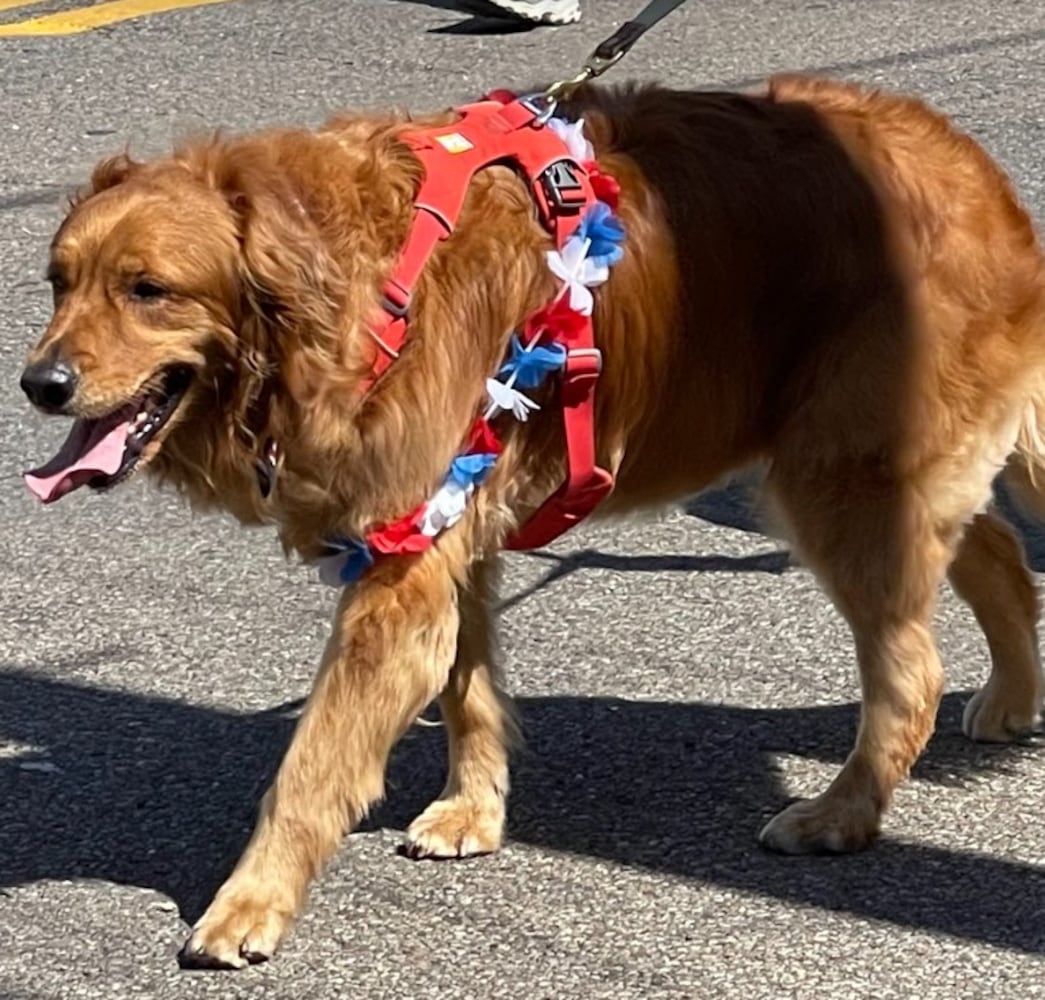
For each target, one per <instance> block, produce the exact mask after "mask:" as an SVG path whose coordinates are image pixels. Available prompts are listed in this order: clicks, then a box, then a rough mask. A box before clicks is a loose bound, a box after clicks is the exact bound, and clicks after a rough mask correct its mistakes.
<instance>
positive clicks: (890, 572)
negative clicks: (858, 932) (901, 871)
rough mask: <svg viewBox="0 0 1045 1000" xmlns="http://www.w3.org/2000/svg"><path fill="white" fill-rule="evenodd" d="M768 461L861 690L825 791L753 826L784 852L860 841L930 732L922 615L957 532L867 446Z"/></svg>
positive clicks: (936, 678) (932, 689)
mask: <svg viewBox="0 0 1045 1000" xmlns="http://www.w3.org/2000/svg"><path fill="white" fill-rule="evenodd" d="M798 454H799V458H798V460H797V461H794V463H793V464H792V467H791V468H790V469H784V468H781V467H779V466H778V467H776V468H774V470H773V472H772V473H771V475H770V486H771V489H772V490H773V492H774V493H775V495H776V499H777V500H778V501H779V503H780V506H781V508H782V510H783V513H784V514H785V516H786V518H787V520H788V521H789V522H790V525H791V528H792V530H793V532H794V535H795V541H796V547H797V551H798V552H799V554H800V555H801V557H802V559H803V561H804V562H805V563H806V565H808V566H809V567H810V568H811V569H812V570H813V571H814V572H815V573H816V575H817V577H818V578H819V580H820V582H821V583H822V584H823V585H824V586H825V588H826V589H827V591H828V592H829V593H830V594H831V596H832V597H833V599H834V601H835V603H836V605H837V606H838V608H839V609H840V610H841V612H842V613H843V614H844V615H845V617H846V619H847V620H848V622H849V624H850V627H851V628H852V631H853V635H854V638H855V640H856V653H857V663H858V665H859V670H860V682H861V688H862V691H863V699H862V706H861V716H860V727H859V731H858V733H857V737H856V744H855V746H854V748H853V750H852V752H851V753H850V754H849V757H848V759H847V760H846V762H845V765H844V766H843V768H842V770H841V772H840V773H839V774H838V776H837V777H836V778H835V780H834V781H833V782H832V783H831V785H830V786H829V787H828V788H827V790H826V791H825V792H823V793H822V794H821V795H819V796H817V797H816V798H814V799H810V800H808V801H801V802H796V803H794V804H793V805H791V806H789V807H788V808H787V809H785V810H784V811H783V812H781V813H780V814H779V815H777V816H776V817H774V818H773V819H772V820H771V821H770V822H769V824H768V825H767V826H766V827H765V828H764V829H763V831H762V833H761V840H762V841H763V843H765V844H766V845H767V846H768V847H771V848H773V849H775V850H779V851H784V852H786V853H789V854H803V853H812V852H820V851H828V852H846V851H854V850H859V849H860V848H863V847H866V846H867V845H868V844H870V842H871V841H872V840H873V839H874V838H875V836H876V835H877V833H878V827H879V822H880V819H881V815H882V813H883V811H884V810H885V809H886V808H887V806H888V804H889V801H890V799H891V797H892V794H893V790H894V789H895V787H896V785H897V784H898V783H899V782H900V781H901V780H902V779H903V778H905V777H906V776H907V774H908V772H909V770H910V768H911V765H912V764H913V763H914V762H915V760H916V759H917V757H918V755H919V754H920V753H921V752H922V750H923V748H924V747H925V744H926V743H927V742H928V740H929V737H930V736H931V734H932V731H933V728H934V725H935V720H936V712H937V708H938V706H939V702H940V696H941V693H942V689H943V669H942V666H941V664H940V658H939V656H938V654H937V650H936V646H935V643H934V642H933V637H932V631H931V619H932V614H933V609H934V606H935V602H936V598H937V594H938V591H939V586H940V583H941V582H942V580H943V578H944V575H945V572H946V569H947V565H948V563H949V562H950V559H951V552H952V550H953V545H954V544H955V543H956V541H957V526H953V527H952V528H951V529H950V532H949V533H948V534H943V533H942V531H941V527H940V526H939V525H938V524H937V522H936V519H935V517H934V516H933V514H932V512H931V511H930V510H929V509H928V508H927V507H926V505H925V501H924V500H923V496H922V493H921V492H920V491H919V490H917V489H915V488H914V486H913V485H912V484H910V483H908V482H905V481H902V480H898V479H897V478H895V477H893V476H891V475H890V474H889V473H887V472H885V471H883V469H882V466H881V463H880V462H878V461H876V458H875V456H871V457H869V458H868V459H867V460H866V461H863V460H860V459H851V460H842V459H839V460H836V461H833V462H830V463H825V464H821V465H818V466H814V467H811V466H810V465H809V464H807V463H804V462H803V461H802V459H801V452H799V453H798Z"/></svg>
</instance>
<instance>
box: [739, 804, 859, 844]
mask: <svg viewBox="0 0 1045 1000" xmlns="http://www.w3.org/2000/svg"><path fill="white" fill-rule="evenodd" d="M877 836H878V811H877V810H876V809H875V808H874V807H873V806H872V805H871V804H870V803H866V802H864V801H855V802H854V801H847V800H844V799H839V798H838V797H829V796H828V795H821V796H820V797H819V798H815V799H805V800H803V801H801V802H795V803H793V804H792V805H790V806H788V807H787V808H786V809H785V810H784V811H783V812H780V813H777V815H776V816H774V817H773V818H772V819H771V820H770V821H769V822H768V823H767V824H766V825H765V826H764V827H763V828H762V832H761V833H760V834H759V835H758V839H759V840H760V841H761V842H762V844H763V846H765V847H768V848H769V849H770V850H773V851H780V852H781V853H782V854H851V853H853V852H854V851H861V850H863V849H864V848H865V847H867V846H869V845H870V844H871V842H872V841H873V840H874V839H875V837H877Z"/></svg>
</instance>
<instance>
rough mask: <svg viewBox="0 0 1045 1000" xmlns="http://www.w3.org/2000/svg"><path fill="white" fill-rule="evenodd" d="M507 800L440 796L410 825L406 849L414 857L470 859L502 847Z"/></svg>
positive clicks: (407, 832)
mask: <svg viewBox="0 0 1045 1000" xmlns="http://www.w3.org/2000/svg"><path fill="white" fill-rule="evenodd" d="M503 830H504V802H503V800H502V799H500V798H497V800H496V802H493V803H475V802H470V801H468V800H466V799H457V798H450V799H439V800H438V801H436V802H433V803H432V804H431V805H430V806H429V807H428V808H427V809H426V810H425V811H424V812H423V813H421V815H420V816H418V817H417V819H415V820H414V821H413V823H411V824H410V827H409V829H408V830H407V831H406V845H405V851H406V853H407V854H408V855H409V856H410V857H412V858H470V857H474V856H476V855H480V854H492V853H493V852H494V851H496V850H497V849H498V848H499V847H500V846H501V836H502V833H503Z"/></svg>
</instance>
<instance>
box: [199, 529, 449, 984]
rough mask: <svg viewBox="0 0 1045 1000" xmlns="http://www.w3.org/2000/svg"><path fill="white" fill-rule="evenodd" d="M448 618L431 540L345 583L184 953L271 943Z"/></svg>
mask: <svg viewBox="0 0 1045 1000" xmlns="http://www.w3.org/2000/svg"><path fill="white" fill-rule="evenodd" d="M457 628H458V612H457V597H456V588H455V586H454V581H453V579H452V577H451V575H450V572H449V568H448V566H447V564H446V562H445V560H444V558H443V556H442V555H441V554H440V553H439V552H438V551H435V550H432V551H429V552H428V553H426V554H425V555H423V556H418V557H397V558H395V559H390V560H388V561H387V562H386V563H384V564H379V565H378V566H376V567H374V568H373V569H372V570H371V571H370V573H369V574H368V575H367V576H366V577H365V578H364V580H362V581H361V582H360V583H358V584H357V585H356V587H355V588H354V590H353V591H349V592H346V594H345V596H343V597H342V600H341V603H340V605H339V607H338V611H337V617H336V621H335V623H334V630H333V635H332V636H331V638H330V641H329V643H328V644H327V648H326V651H325V653H324V656H323V661H322V665H321V666H320V670H319V674H318V676H317V677H316V681H315V684H314V685H313V688H312V693H311V694H310V696H309V698H308V702H307V704H306V706H305V710H304V712H303V714H302V716H301V719H300V721H299V722H298V725H297V728H296V730H295V733H294V737H293V740H292V741H291V744H290V747H289V749H288V750H287V753H286V756H285V757H284V759H283V762H282V764H281V765H280V769H279V773H278V774H277V775H276V779H275V781H274V782H273V784H272V786H271V788H270V789H269V791H268V793H267V794H266V795H265V798H264V801H263V803H262V806H261V812H260V817H259V819H258V822H257V826H256V827H255V830H254V835H253V836H252V838H251V840H250V843H249V844H248V846H247V849H246V851H245V852H244V854H243V856H242V858H241V859H240V861H239V864H238V865H237V866H236V868H235V870H234V871H233V873H232V875H231V876H230V877H229V879H228V880H227V881H226V882H225V884H224V885H223V886H222V887H221V889H220V890H219V891H218V894H217V895H216V896H215V898H214V900H213V902H212V903H211V904H210V907H209V908H208V909H207V912H206V913H204V915H203V916H202V917H201V918H200V920H199V921H198V922H197V924H196V926H195V928H194V930H193V932H192V935H191V936H190V938H189V940H188V941H187V942H186V943H185V947H184V948H183V949H182V954H181V958H182V961H183V962H184V963H185V964H189V965H204V966H213V967H219V968H240V967H242V966H244V965H246V964H248V963H250V962H258V961H263V960H264V959H266V958H268V957H269V956H271V955H272V953H273V952H274V951H275V949H276V947H277V945H278V944H279V942H280V940H281V938H282V937H283V935H284V934H285V932H286V930H287V928H288V926H289V924H290V922H291V920H292V919H293V917H294V915H295V914H296V913H297V912H298V910H299V909H300V908H301V906H302V904H303V903H304V900H305V896H306V892H307V889H308V886H309V883H310V882H311V880H312V879H313V878H314V877H315V876H316V874H317V873H318V872H319V869H320V867H321V866H322V865H323V863H324V862H325V861H326V860H327V858H329V857H330V855H331V854H332V853H333V852H334V850H335V849H336V848H337V846H338V843H339V842H340V840H341V838H342V837H343V836H344V834H345V833H346V831H348V830H349V829H351V827H353V826H354V825H355V824H356V823H358V822H359V820H360V819H361V818H362V817H363V816H364V815H365V814H366V812H367V810H368V808H369V807H370V806H371V804H372V803H373V802H375V801H376V800H377V799H379V798H380V797H381V795H382V793H383V788H384V772H385V765H386V762H387V759H388V755H389V752H390V751H391V749H392V746H393V745H394V744H395V742H396V740H397V739H398V738H399V737H400V736H401V735H402V734H403V732H404V731H405V730H406V729H407V728H408V727H409V726H410V724H411V723H412V722H413V721H414V719H415V718H416V717H417V715H418V714H419V713H420V712H421V711H422V710H423V709H424V707H425V706H426V705H427V704H428V703H429V701H431V700H432V698H434V697H435V696H436V695H438V694H439V692H440V691H441V690H442V688H443V687H444V686H445V684H446V682H447V677H448V675H449V671H450V667H451V666H452V664H453V662H454V655H455V647H456V642H457Z"/></svg>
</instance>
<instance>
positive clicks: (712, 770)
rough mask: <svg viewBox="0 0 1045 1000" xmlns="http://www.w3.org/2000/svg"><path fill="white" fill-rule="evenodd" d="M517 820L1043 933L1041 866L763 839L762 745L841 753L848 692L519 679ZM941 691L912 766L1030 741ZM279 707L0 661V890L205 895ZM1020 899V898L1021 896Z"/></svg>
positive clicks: (743, 872) (553, 831) (911, 910)
mask: <svg viewBox="0 0 1045 1000" xmlns="http://www.w3.org/2000/svg"><path fill="white" fill-rule="evenodd" d="M520 709H521V715H522V722H523V726H524V730H525V733H526V736H527V747H526V749H525V751H523V752H522V753H521V754H520V756H519V758H518V760H517V761H516V767H515V770H514V774H513V785H514V787H513V794H512V800H511V808H510V818H509V836H510V837H511V838H512V839H513V840H516V841H522V842H526V843H530V844H535V845H538V846H541V847H547V848H552V849H555V850H559V851H570V852H574V853H577V854H584V855H591V856H595V857H599V858H604V859H607V860H611V861H616V862H618V863H620V864H624V865H639V866H644V867H647V868H650V869H654V870H657V871H662V872H667V873H671V874H674V875H678V876H684V877H687V878H692V879H699V880H701V881H704V882H709V883H715V884H720V885H725V886H733V887H738V888H741V889H743V890H745V891H748V892H752V893H758V894H765V895H768V896H771V897H776V898H779V899H786V900H790V901H794V902H801V903H803V904H806V905H809V906H819V907H825V908H828V909H831V910H840V911H848V912H851V913H855V914H859V915H861V916H864V917H871V918H875V919H878V920H885V921H890V922H892V923H894V924H897V925H902V926H905V927H917V928H922V929H927V930H931V931H936V932H943V933H946V934H950V935H957V936H959V937H963V938H968V939H971V940H976V941H982V942H986V943H990V944H994V945H998V946H1004V947H1008V948H1013V949H1018V950H1022V951H1028V952H1034V951H1037V950H1040V949H1042V948H1043V947H1045V919H1043V914H1042V912H1041V909H1040V907H1041V904H1042V902H1043V901H1045V872H1043V871H1042V870H1041V869H1038V868H1034V867H1030V866H1027V865H1023V864H1017V863H1014V862H1008V861H1005V860H1002V859H999V858H991V857H985V856H979V855H971V854H962V853H955V852H949V851H947V850H944V849H942V848H934V847H925V846H913V845H904V844H898V843H890V842H888V841H886V842H884V843H882V844H880V845H878V846H877V847H876V848H875V849H874V850H872V851H869V852H866V853H865V854H862V855H859V856H855V857H847V858H833V859H828V858H804V859H795V858H783V857H778V856H774V855H770V854H767V853H765V852H764V851H762V850H761V849H760V848H759V847H758V845H757V844H756V843H755V833H756V831H757V830H758V828H759V826H760V825H761V824H762V823H763V822H764V821H765V820H766V819H768V818H769V816H770V815H771V814H772V813H773V812H774V811H775V810H777V809H779V808H781V807H782V806H783V805H784V804H785V801H786V797H785V794H784V791H783V789H782V785H781V782H780V781H779V777H778V774H777V772H776V770H775V769H774V765H773V757H774V754H776V753H788V754H805V755H809V756H812V757H814V758H816V759H821V760H825V761H830V762H831V763H832V764H840V763H841V761H842V760H843V759H844V757H845V754H846V752H847V751H848V748H849V743H850V739H851V734H852V732H853V728H854V726H855V723H856V718H857V712H858V709H857V706H855V705H846V706H841V707H835V708H803V709H784V710H769V711H757V710H749V709H741V708H736V707H731V706H728V705H711V704H699V703H698V704H671V703H654V702H634V701H617V700H608V699H600V698H562V697H555V698H529V699H523V700H522V702H521V705H520ZM960 709H961V705H960V699H959V698H958V697H956V696H950V697H949V698H947V699H946V700H945V703H944V706H943V710H942V713H941V727H942V733H941V735H938V736H937V738H936V739H935V740H934V741H933V743H932V745H931V747H930V749H929V751H928V753H927V755H926V757H925V758H924V759H923V761H922V763H921V764H920V765H919V768H918V770H917V772H916V775H915V777H916V779H919V778H920V779H921V780H927V781H932V782H954V783H958V784H961V783H965V782H973V781H977V780H981V779H982V778H984V777H986V776H988V775H990V774H991V773H993V772H997V771H998V770H1003V769H1005V768H1006V767H1008V766H1010V765H1011V763H1012V761H1013V759H1014V755H1018V754H1020V753H1023V752H1030V751H1026V750H1024V749H1022V748H1006V749H984V748H982V747H975V746H973V745H972V744H970V743H968V742H966V741H965V740H964V738H963V737H962V736H961V735H960V733H958V731H957V730H958V724H959V718H960ZM292 726H293V718H292V716H291V714H289V713H288V712H285V711H282V710H278V709H277V710H274V711H270V712H263V713H259V714H256V715H237V714H231V713H224V712H221V711H217V710H213V709H207V708H200V707H194V706H190V705H185V704H180V703H176V702H169V701H161V700H150V699H147V698H142V697H139V696H135V695H132V694H128V693H123V692H117V691H107V690H100V689H94V688H85V687H78V686H75V685H72V684H66V683H62V682H58V681H54V680H50V679H44V678H42V677H39V676H35V675H33V674H32V673H30V672H26V671H20V670H18V669H15V668H13V667H8V668H7V669H6V670H4V671H3V672H0V738H2V739H3V740H4V741H7V742H8V743H11V742H17V743H23V744H30V745H33V746H36V747H40V748H44V749H46V754H45V755H44V754H41V753H39V752H37V753H36V754H35V755H34V754H33V753H32V752H29V753H27V754H23V755H21V756H18V757H14V758H8V759H4V760H0V802H2V803H3V816H2V820H0V891H2V889H3V887H5V886H7V887H10V886H15V885H20V884H25V883H28V882H34V881H37V880H40V879H80V878H84V879H101V880H104V881H108V882H114V883H119V884H127V885H135V886H144V887H150V888H155V889H157V890H159V891H160V892H162V893H164V894H166V895H167V896H169V897H170V898H171V899H173V900H174V901H175V902H176V903H177V904H178V906H179V908H180V910H181V912H182V915H183V916H184V917H185V919H186V920H189V921H192V920H194V919H195V918H196V916H198V915H199V913H201V912H202V909H203V907H204V906H205V905H206V903H207V901H208V899H209V897H210V895H211V894H212V893H213V891H214V890H215V889H216V888H217V885H218V884H219V882H220V880H221V878H222V877H223V876H224V875H225V874H226V873H227V872H228V871H229V870H230V868H231V866H232V864H233V862H234V861H235V858H236V856H237V855H238V853H239V851H240V850H241V849H242V847H243V845H244V844H245V842H246V839H247V836H248V834H249V830H250V827H251V822H252V818H253V814H254V810H255V808H256V806H257V802H258V799H259V797H260V795H261V793H262V791H263V789H264V786H265V784H266V783H267V781H268V779H269V778H270V777H271V775H272V773H273V772H274V770H275V767H276V765H277V763H278V760H279V757H280V755H281V754H282V751H283V749H284V747H285V746H286V743H287V740H288V739H289V737H290V733H291V729H292ZM443 739H444V737H443V733H442V732H441V730H438V729H427V728H419V729H415V730H413V731H412V732H411V733H410V734H409V735H408V736H407V738H406V739H405V740H404V741H403V742H402V744H401V745H400V747H399V749H398V751H397V753H396V755H395V758H394V760H393V764H392V767H391V769H390V774H389V782H388V787H389V801H388V803H387V804H386V805H385V806H383V807H382V808H380V809H379V810H378V812H377V813H376V815H375V817H374V819H373V820H372V821H371V822H372V823H376V824H378V825H384V826H393V827H396V828H402V827H404V826H405V825H406V824H407V823H408V822H409V821H410V819H412V818H413V816H414V815H415V814H416V813H417V812H419V811H420V810H421V809H422V808H423V807H424V806H425V805H426V804H427V802H428V801H429V800H430V799H431V798H432V797H434V796H435V795H437V794H438V792H439V789H440V787H441V785H442V781H443V765H442V761H443V760H444V748H443ZM1016 901H1022V902H1019V903H1018V902H1016Z"/></svg>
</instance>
